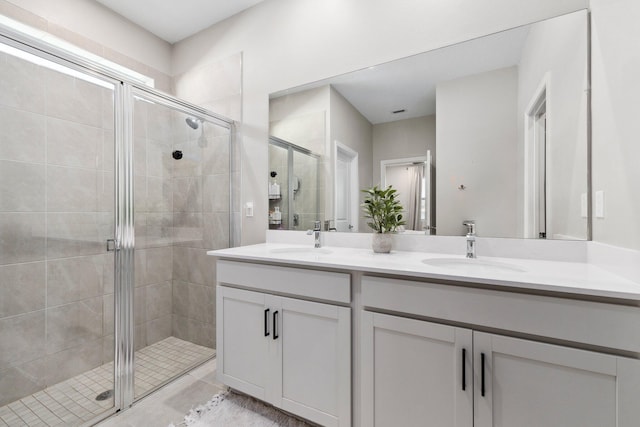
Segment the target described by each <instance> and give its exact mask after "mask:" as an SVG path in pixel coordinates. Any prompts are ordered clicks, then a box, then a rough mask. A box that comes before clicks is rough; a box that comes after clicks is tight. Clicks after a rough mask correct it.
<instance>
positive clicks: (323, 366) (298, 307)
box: [269, 298, 351, 426]
mask: <svg viewBox="0 0 640 427" xmlns="http://www.w3.org/2000/svg"><path fill="white" fill-rule="evenodd" d="M279 302H280V304H279V307H278V308H277V309H276V310H277V311H278V314H277V316H276V321H275V324H274V334H275V335H274V337H276V336H277V337H278V338H277V339H276V340H274V341H273V342H276V343H278V345H277V346H276V347H275V348H274V352H273V354H272V356H273V359H272V360H273V363H274V366H273V369H272V371H273V372H274V374H275V375H274V376H275V377H276V378H278V379H280V381H278V382H276V383H275V384H274V390H273V393H274V394H273V404H274V405H276V406H279V407H281V408H282V409H284V410H285V411H289V412H292V413H294V414H297V415H300V416H302V417H304V418H306V419H308V420H311V421H313V422H316V423H318V424H321V425H324V426H349V425H351V318H350V316H351V309H350V308H347V307H338V306H335V305H329V304H320V303H314V302H309V301H301V300H298V299H292V298H279ZM269 401H272V399H271V398H270V399H269Z"/></svg>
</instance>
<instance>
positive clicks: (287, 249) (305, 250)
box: [269, 247, 332, 255]
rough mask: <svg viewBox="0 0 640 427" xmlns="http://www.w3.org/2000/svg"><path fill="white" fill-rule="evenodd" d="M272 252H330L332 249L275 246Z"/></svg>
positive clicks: (318, 253) (324, 253)
mask: <svg viewBox="0 0 640 427" xmlns="http://www.w3.org/2000/svg"><path fill="white" fill-rule="evenodd" d="M269 252H271V253H272V254H317V255H320V254H323V255H326V254H330V253H331V252H332V251H331V249H327V248H311V247H309V248H303V247H290V248H274V249H270V250H269Z"/></svg>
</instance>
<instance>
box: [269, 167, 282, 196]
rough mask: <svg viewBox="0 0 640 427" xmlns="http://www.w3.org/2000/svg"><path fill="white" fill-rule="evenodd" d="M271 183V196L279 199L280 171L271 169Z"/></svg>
mask: <svg viewBox="0 0 640 427" xmlns="http://www.w3.org/2000/svg"><path fill="white" fill-rule="evenodd" d="M270 175H271V183H270V184H269V198H271V199H277V198H279V197H280V184H278V181H276V176H277V175H278V172H276V171H271V174H270Z"/></svg>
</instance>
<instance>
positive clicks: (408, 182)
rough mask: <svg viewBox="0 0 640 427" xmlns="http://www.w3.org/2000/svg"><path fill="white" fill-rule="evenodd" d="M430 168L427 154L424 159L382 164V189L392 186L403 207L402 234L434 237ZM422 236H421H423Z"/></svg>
mask: <svg viewBox="0 0 640 427" xmlns="http://www.w3.org/2000/svg"><path fill="white" fill-rule="evenodd" d="M432 174H433V168H432V164H431V151H429V150H427V155H426V156H420V157H410V158H404V159H393V160H382V161H381V162H380V182H381V183H382V187H387V186H392V187H393V188H395V189H396V190H398V199H399V201H400V204H401V205H402V206H403V207H404V210H403V212H402V216H403V218H404V219H405V222H406V224H405V225H404V231H405V232H406V233H409V232H410V231H416V232H419V233H422V234H435V227H433V226H432V225H431V224H432V221H433V220H434V218H433V205H434V204H435V203H434V198H433V188H432V185H431V184H432ZM423 232H424V233H423Z"/></svg>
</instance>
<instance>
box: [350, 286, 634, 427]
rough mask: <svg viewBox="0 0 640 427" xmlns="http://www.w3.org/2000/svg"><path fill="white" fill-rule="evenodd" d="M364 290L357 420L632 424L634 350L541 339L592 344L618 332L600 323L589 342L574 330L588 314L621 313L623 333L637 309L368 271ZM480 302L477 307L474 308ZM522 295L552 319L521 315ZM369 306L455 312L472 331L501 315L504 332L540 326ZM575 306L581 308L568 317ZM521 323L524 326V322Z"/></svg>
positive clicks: (592, 317) (523, 426) (594, 426)
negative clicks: (624, 352)
mask: <svg viewBox="0 0 640 427" xmlns="http://www.w3.org/2000/svg"><path fill="white" fill-rule="evenodd" d="M362 290H363V292H362V293H363V305H364V306H365V308H366V310H365V311H362V317H361V319H362V322H361V335H362V348H361V351H362V365H361V369H362V380H361V381H362V382H361V384H362V425H367V426H378V427H380V426H392V425H407V426H420V425H421V426H435V425H437V426H455V427H461V426H475V427H491V426H504V427H511V426H517V427H534V426H535V427H539V426H563V427H572V426H575V427H632V426H637V425H638V420H640V409H639V407H638V406H639V405H638V404H637V396H639V395H640V360H637V359H633V358H627V357H621V356H617V355H613V354H606V353H601V352H594V351H588V350H583V349H579V348H573V347H570V346H563V345H557V344H548V343H544V342H539V341H544V340H545V335H546V334H545V335H540V334H541V333H544V332H545V331H546V332H548V335H549V336H553V338H554V340H557V339H558V338H562V339H566V340H571V341H574V342H576V343H584V344H590V345H602V344H603V343H604V342H617V341H616V340H617V338H615V337H606V336H605V335H606V334H604V333H600V331H599V330H595V331H593V341H594V342H591V341H587V342H584V341H582V337H583V336H584V335H582V334H581V332H582V329H583V328H589V327H590V325H591V323H592V322H594V321H599V322H605V324H606V325H612V324H615V323H609V322H611V321H612V320H618V321H622V323H620V324H619V326H620V329H621V330H623V331H626V330H631V329H633V328H637V325H638V324H640V323H638V319H639V317H638V308H637V307H625V306H615V307H613V306H612V305H610V304H607V303H597V302H589V301H574V300H567V299H562V298H555V297H547V296H537V295H522V294H521V295H517V294H514V295H509V293H507V292H497V291H492V290H485V289H481V290H480V289H470V288H464V287H458V286H449V285H438V284H432V283H422V282H415V281H405V280H397V279H382V278H368V277H365V278H364V279H363V285H362ZM463 292H470V293H471V294H473V293H477V295H476V298H471V299H469V300H467V301H465V300H464V298H460V296H461V295H462V293H463ZM510 296H512V297H513V299H512V300H510V299H509V297H510ZM504 298H506V299H504ZM483 299H484V301H483ZM491 300H494V304H491V303H489V302H490V301H491ZM518 301H520V302H519V303H518ZM478 303H479V304H482V305H481V306H480V307H476V308H475V309H474V307H473V306H474V305H475V304H478ZM483 303H484V304H483ZM529 304H530V305H531V306H530V308H531V309H532V310H533V309H535V308H536V307H537V308H538V309H539V312H540V314H541V315H544V316H547V318H546V319H542V320H541V321H538V322H533V323H532V322H522V319H521V320H518V319H519V318H520V317H522V316H527V312H528V311H527V310H526V309H525V307H527V306H528V305H529ZM403 307H404V308H403ZM553 307H555V309H554V308H553ZM627 309H628V310H627ZM374 310H387V311H393V312H394V313H398V312H400V313H402V312H403V311H404V312H405V313H407V315H408V316H420V317H428V318H430V319H437V318H442V320H443V321H444V322H447V323H452V322H455V321H456V318H459V319H460V320H459V321H462V322H464V323H465V324H471V325H478V329H480V328H483V327H487V326H490V327H493V325H491V322H492V319H497V318H500V319H499V321H500V323H501V324H502V329H503V330H504V329H510V328H512V329H511V330H512V331H513V333H514V334H520V333H522V332H527V333H536V336H537V337H538V338H539V339H538V338H537V339H536V340H535V341H534V340H528V339H522V338H514V337H508V336H503V335H500V334H494V333H487V332H480V331H478V330H474V329H475V328H473V327H472V328H460V327H454V326H450V325H445V324H439V323H437V322H431V321H425V320H418V319H414V318H405V317H402V316H399V315H395V314H394V315H388V314H383V313H379V312H374ZM474 310H475V312H474ZM485 310H489V311H491V312H490V313H487V312H485ZM576 310H577V311H578V312H579V313H580V314H581V316H579V317H574V318H571V317H567V315H568V316H571V315H573V314H574V312H575V311H576ZM510 320H511V321H510ZM624 321H627V323H626V324H625V323H624ZM565 322H571V323H570V324H566V323H565ZM525 323H526V324H527V325H528V326H527V328H530V329H529V330H526V331H522V330H521V325H525ZM554 324H555V325H556V326H555V333H554V332H553V330H552V329H554V328H553V325H554ZM634 324H635V326H634ZM547 328H549V329H547ZM600 329H602V327H600ZM616 334H619V331H615V330H611V331H610V334H609V335H616ZM554 335H555V336H554ZM571 338H573V340H572V339H571ZM546 339H549V338H548V337H547V338H546ZM633 345H634V346H636V347H637V346H638V345H640V343H639V342H635V343H634V344H633ZM616 350H618V351H619V349H615V348H612V349H611V351H612V352H613V351H616ZM636 351H637V350H636Z"/></svg>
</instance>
